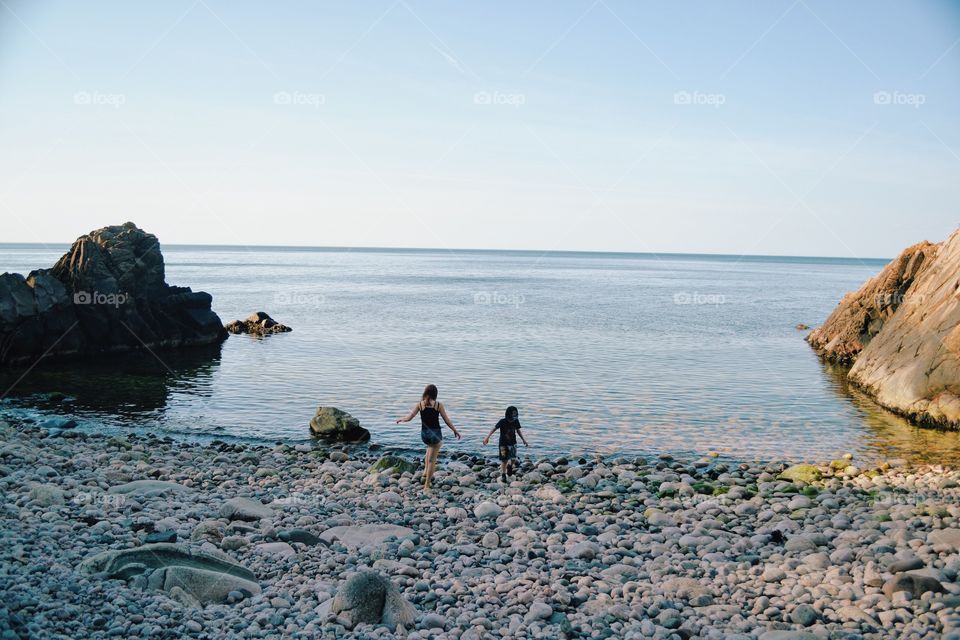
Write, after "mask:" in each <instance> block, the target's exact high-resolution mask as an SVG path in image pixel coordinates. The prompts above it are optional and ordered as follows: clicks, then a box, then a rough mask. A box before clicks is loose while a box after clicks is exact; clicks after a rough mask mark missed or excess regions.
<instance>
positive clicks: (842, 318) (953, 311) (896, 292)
mask: <svg viewBox="0 0 960 640" xmlns="http://www.w3.org/2000/svg"><path fill="white" fill-rule="evenodd" d="M958 289H960V230H958V231H955V232H954V233H953V234H952V235H951V236H950V237H949V238H948V239H947V240H945V241H944V242H941V243H939V244H930V243H929V242H921V243H919V244H916V245H913V246H912V247H909V248H908V249H906V250H905V251H904V252H903V253H901V254H900V256H898V257H897V258H896V259H895V260H893V261H892V262H891V263H890V264H888V265H887V266H886V267H884V269H883V270H882V271H881V272H880V273H879V274H878V275H876V276H875V277H873V278H871V279H870V280H869V281H868V282H867V283H866V284H864V285H863V286H862V287H861V288H860V290H859V291H857V292H855V293H850V294H847V295H846V296H845V297H844V298H843V300H842V301H841V302H840V305H839V306H838V307H837V308H836V310H834V312H833V313H832V314H831V315H830V317H829V318H827V321H826V322H825V323H824V325H823V326H822V327H820V328H818V329H816V330H814V331H813V332H811V333H810V335H809V336H808V337H807V341H808V342H809V343H810V344H811V345H812V346H813V347H814V349H816V350H817V352H818V353H820V354H821V355H822V356H824V357H826V358H828V359H829V360H832V361H836V362H842V363H846V364H851V363H852V364H853V366H852V367H851V369H850V372H849V379H850V381H851V382H853V383H854V384H856V385H857V386H859V387H860V388H862V389H864V390H865V391H867V392H868V393H869V394H870V395H871V396H873V397H874V399H876V400H877V402H879V403H880V404H881V405H883V406H884V407H886V408H888V409H890V410H892V411H895V412H897V413H900V414H902V415H904V416H906V417H908V418H910V419H911V420H913V421H915V422H917V423H919V424H923V425H927V426H948V427H953V428H956V427H958V426H960V295H958Z"/></svg>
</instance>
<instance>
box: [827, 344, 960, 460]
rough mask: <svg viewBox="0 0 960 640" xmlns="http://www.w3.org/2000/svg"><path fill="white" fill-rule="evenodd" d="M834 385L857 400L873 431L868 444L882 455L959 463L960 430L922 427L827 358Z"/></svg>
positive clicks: (839, 392)
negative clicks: (877, 399) (886, 406)
mask: <svg viewBox="0 0 960 640" xmlns="http://www.w3.org/2000/svg"><path fill="white" fill-rule="evenodd" d="M823 371H824V373H825V376H826V379H827V380H828V382H829V386H830V389H831V390H832V391H833V392H834V393H835V394H836V395H837V396H838V397H840V398H841V399H842V400H845V401H849V402H851V403H852V404H853V406H854V408H855V409H856V410H857V413H858V414H859V415H860V417H861V418H862V419H863V424H864V426H865V427H866V428H867V429H868V431H869V433H867V434H865V437H866V441H865V442H864V445H865V446H866V447H867V448H868V449H870V450H871V451H873V452H875V453H876V456H878V457H881V458H903V459H905V460H909V461H910V462H913V463H928V464H957V463H958V462H960V432H958V431H947V430H943V429H929V428H921V427H918V426H916V425H914V424H912V423H911V422H910V421H908V420H906V419H905V418H903V417H901V416H898V415H897V414H895V413H893V412H891V411H888V410H886V409H884V408H883V407H881V406H880V405H879V404H877V403H876V402H874V400H873V399H872V398H871V397H870V396H868V395H867V394H866V393H864V392H863V391H862V390H860V389H859V388H858V387H857V386H856V385H854V384H852V383H851V382H850V380H849V378H848V376H847V373H848V371H849V367H845V366H843V365H839V364H835V363H831V362H827V361H823Z"/></svg>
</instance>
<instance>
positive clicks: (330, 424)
mask: <svg viewBox="0 0 960 640" xmlns="http://www.w3.org/2000/svg"><path fill="white" fill-rule="evenodd" d="M310 432H311V433H312V434H313V435H315V436H317V437H320V438H323V439H325V440H333V441H337V442H366V441H367V440H369V439H370V432H369V431H367V430H366V429H364V428H363V427H361V426H360V421H359V420H357V419H356V418H354V417H353V416H352V415H350V414H349V413H347V412H346V411H341V410H340V409H337V408H336V407H320V408H318V409H317V415H315V416H314V417H313V419H311V420H310Z"/></svg>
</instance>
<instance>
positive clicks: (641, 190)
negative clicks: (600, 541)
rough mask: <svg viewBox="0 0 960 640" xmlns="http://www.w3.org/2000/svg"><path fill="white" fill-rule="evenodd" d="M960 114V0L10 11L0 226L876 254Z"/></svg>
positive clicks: (929, 220)
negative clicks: (131, 226) (132, 226)
mask: <svg viewBox="0 0 960 640" xmlns="http://www.w3.org/2000/svg"><path fill="white" fill-rule="evenodd" d="M877 92H881V93H879V94H878V93H877ZM958 110H960V3H957V2H945V1H930V2H923V1H917V2H901V1H892V2H876V1H856V2H853V1H851V2H842V3H837V2H820V1H813V0H802V1H801V0H796V1H792V0H785V1H782V0H776V1H770V2H727V1H722V2H717V1H704V2H656V3H652V2H642V3H639V2H622V1H614V0H597V1H596V2H595V1H593V0H582V1H580V0H578V1H575V2H574V1H571V2H560V1H556V0H550V1H542V2H519V3H514V2H475V3H453V2H434V1H426V0H383V1H381V0H377V1H370V2H356V3H353V2H351V3H342V2H335V3H334V2H331V3H321V2H302V3H301V2H281V3H269V4H264V3H252V2H227V1H221V0H182V1H181V0H168V1H166V2H153V3H145V2H136V3H134V2H126V1H117V2H96V1H93V2H83V3H79V2H66V1H63V2H59V1H42V0H41V1H30V2H27V1H26V0H22V1H17V0H0V175H2V176H3V178H2V179H0V215H2V216H3V218H4V221H5V223H4V225H3V230H4V232H3V237H2V238H0V240H2V241H23V242H36V241H69V240H72V239H73V238H75V237H76V236H78V235H79V234H81V233H84V232H86V231H88V230H90V229H92V228H95V227H99V226H102V225H105V224H110V223H119V222H123V221H125V220H133V221H135V222H137V223H138V224H139V225H140V226H142V227H144V228H146V229H147V230H149V231H151V232H153V233H156V234H157V235H158V236H159V237H160V239H161V241H162V242H167V243H221V244H284V245H339V246H416V247H470V248H519V249H574V250H576V249H581V250H615V251H678V252H709V253H733V254H741V253H760V254H804V255H837V256H852V257H885V256H891V255H894V254H896V253H897V252H898V251H899V250H900V249H901V248H902V247H904V246H905V245H907V244H910V243H913V242H915V241H918V240H921V239H924V238H926V239H930V240H940V239H942V238H944V237H945V236H946V235H947V234H948V233H949V232H950V231H952V230H953V229H954V228H956V226H957V222H958V215H957V212H958V206H957V205H958V202H960V179H958V178H960V118H958V115H960V114H958Z"/></svg>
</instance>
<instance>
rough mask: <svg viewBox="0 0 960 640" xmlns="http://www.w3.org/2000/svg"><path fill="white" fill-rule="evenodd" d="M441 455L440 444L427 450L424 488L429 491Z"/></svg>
mask: <svg viewBox="0 0 960 640" xmlns="http://www.w3.org/2000/svg"><path fill="white" fill-rule="evenodd" d="M439 453H440V444H439V443H437V444H435V445H433V446H431V447H428V448H427V460H426V463H425V466H426V470H425V473H424V482H423V488H424V489H429V488H430V485H431V483H432V482H433V472H434V471H435V470H436V468H437V455H438V454H439Z"/></svg>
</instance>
